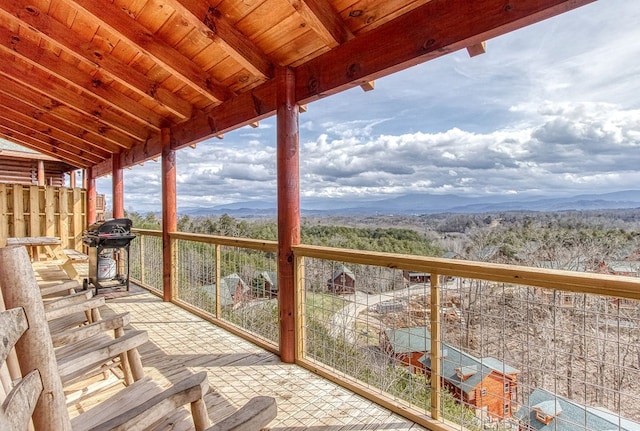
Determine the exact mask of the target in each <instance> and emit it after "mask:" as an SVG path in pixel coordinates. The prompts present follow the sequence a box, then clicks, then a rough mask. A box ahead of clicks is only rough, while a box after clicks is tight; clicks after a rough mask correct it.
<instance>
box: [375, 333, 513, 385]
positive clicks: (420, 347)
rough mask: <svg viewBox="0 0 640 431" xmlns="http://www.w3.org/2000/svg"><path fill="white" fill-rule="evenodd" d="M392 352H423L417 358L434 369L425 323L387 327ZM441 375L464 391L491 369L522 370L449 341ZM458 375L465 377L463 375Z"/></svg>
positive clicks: (477, 382)
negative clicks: (463, 349) (468, 351)
mask: <svg viewBox="0 0 640 431" xmlns="http://www.w3.org/2000/svg"><path fill="white" fill-rule="evenodd" d="M384 334H385V336H386V337H387V339H388V340H389V343H390V344H391V347H392V348H393V351H394V352H395V353H396V354H397V353H415V352H424V353H425V355H424V356H423V357H422V358H420V359H419V360H418V361H419V362H421V363H422V364H424V365H425V366H426V367H427V368H428V369H431V358H430V357H429V355H428V354H427V353H429V352H430V351H431V334H430V333H429V329H428V328H427V327H426V326H414V327H412V328H398V329H388V330H386V331H384ZM441 346H442V376H443V377H444V378H445V379H446V380H447V381H448V382H450V383H451V384H452V385H454V386H456V387H458V388H460V389H461V390H462V391H464V392H467V393H468V392H469V391H471V390H473V389H474V388H475V387H476V386H477V385H478V384H479V383H480V382H481V381H482V380H483V379H484V378H485V377H487V376H488V375H489V374H491V373H492V372H498V373H500V374H505V375H508V374H518V373H520V371H519V370H517V369H516V368H513V367H511V366H509V365H507V364H504V363H503V362H501V361H499V360H498V359H495V358H492V357H485V358H482V359H480V358H477V357H475V356H473V355H471V354H469V353H466V352H464V351H462V350H460V349H458V348H456V347H453V346H451V345H449V344H447V343H442V344H441ZM458 374H461V375H462V376H464V378H463V379H461V378H460V376H459V375H458Z"/></svg>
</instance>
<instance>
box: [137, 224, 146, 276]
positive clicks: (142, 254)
mask: <svg viewBox="0 0 640 431" xmlns="http://www.w3.org/2000/svg"><path fill="white" fill-rule="evenodd" d="M138 238H140V248H139V249H138V251H139V253H140V256H138V260H139V261H140V283H142V284H143V285H144V278H145V277H144V270H145V268H144V267H145V265H144V235H143V234H138Z"/></svg>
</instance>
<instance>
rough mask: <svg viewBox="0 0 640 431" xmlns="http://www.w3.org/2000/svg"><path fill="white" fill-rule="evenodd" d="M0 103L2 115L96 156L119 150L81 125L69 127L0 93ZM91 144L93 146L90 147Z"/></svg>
mask: <svg viewBox="0 0 640 431" xmlns="http://www.w3.org/2000/svg"><path fill="white" fill-rule="evenodd" d="M0 105H1V106H2V107H3V109H2V111H3V116H5V118H12V119H13V120H14V121H24V122H25V124H28V125H32V126H33V128H34V130H39V131H42V132H43V133H48V134H50V135H51V136H52V137H54V138H56V139H57V140H59V141H62V142H67V143H69V144H71V145H74V146H75V147H76V148H78V149H87V150H89V149H91V150H92V151H93V152H94V153H96V155H98V156H102V157H104V156H107V155H108V154H109V153H111V152H115V151H119V147H118V146H116V145H113V144H111V143H109V142H106V141H103V140H97V141H96V140H93V139H91V137H90V136H88V134H87V133H86V132H85V131H84V130H83V129H82V128H81V127H75V128H73V127H69V126H68V125H67V124H65V123H63V122H61V121H58V120H57V119H55V118H51V115H48V114H47V113H46V112H43V111H39V110H34V109H33V108H31V107H29V106H28V105H25V104H22V103H21V102H20V101H18V100H16V99H13V98H9V97H7V96H6V95H5V94H2V93H0ZM91 146H93V147H94V148H93V149H92V148H91Z"/></svg>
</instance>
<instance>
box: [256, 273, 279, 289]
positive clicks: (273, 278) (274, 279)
mask: <svg viewBox="0 0 640 431" xmlns="http://www.w3.org/2000/svg"><path fill="white" fill-rule="evenodd" d="M256 277H257V278H262V279H263V280H264V281H265V283H269V284H270V285H271V288H272V289H274V290H275V289H277V288H278V273H277V272H275V271H260V272H258V274H256Z"/></svg>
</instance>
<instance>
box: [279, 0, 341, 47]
mask: <svg viewBox="0 0 640 431" xmlns="http://www.w3.org/2000/svg"><path fill="white" fill-rule="evenodd" d="M289 3H291V6H293V8H294V9H295V10H296V12H298V13H299V14H300V15H301V16H302V18H304V20H305V21H306V22H307V24H308V25H309V26H310V27H311V28H312V29H313V30H315V32H316V33H318V35H319V36H320V37H321V38H322V40H323V41H324V43H326V44H327V45H328V46H330V47H331V48H335V47H336V46H338V45H342V44H343V43H345V42H346V41H348V40H351V39H353V37H354V36H353V33H351V30H349V28H348V27H347V26H346V25H345V23H344V21H342V18H341V17H340V15H339V14H338V13H337V12H336V11H335V10H334V9H333V8H332V7H331V4H329V2H328V1H327V0H289Z"/></svg>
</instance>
